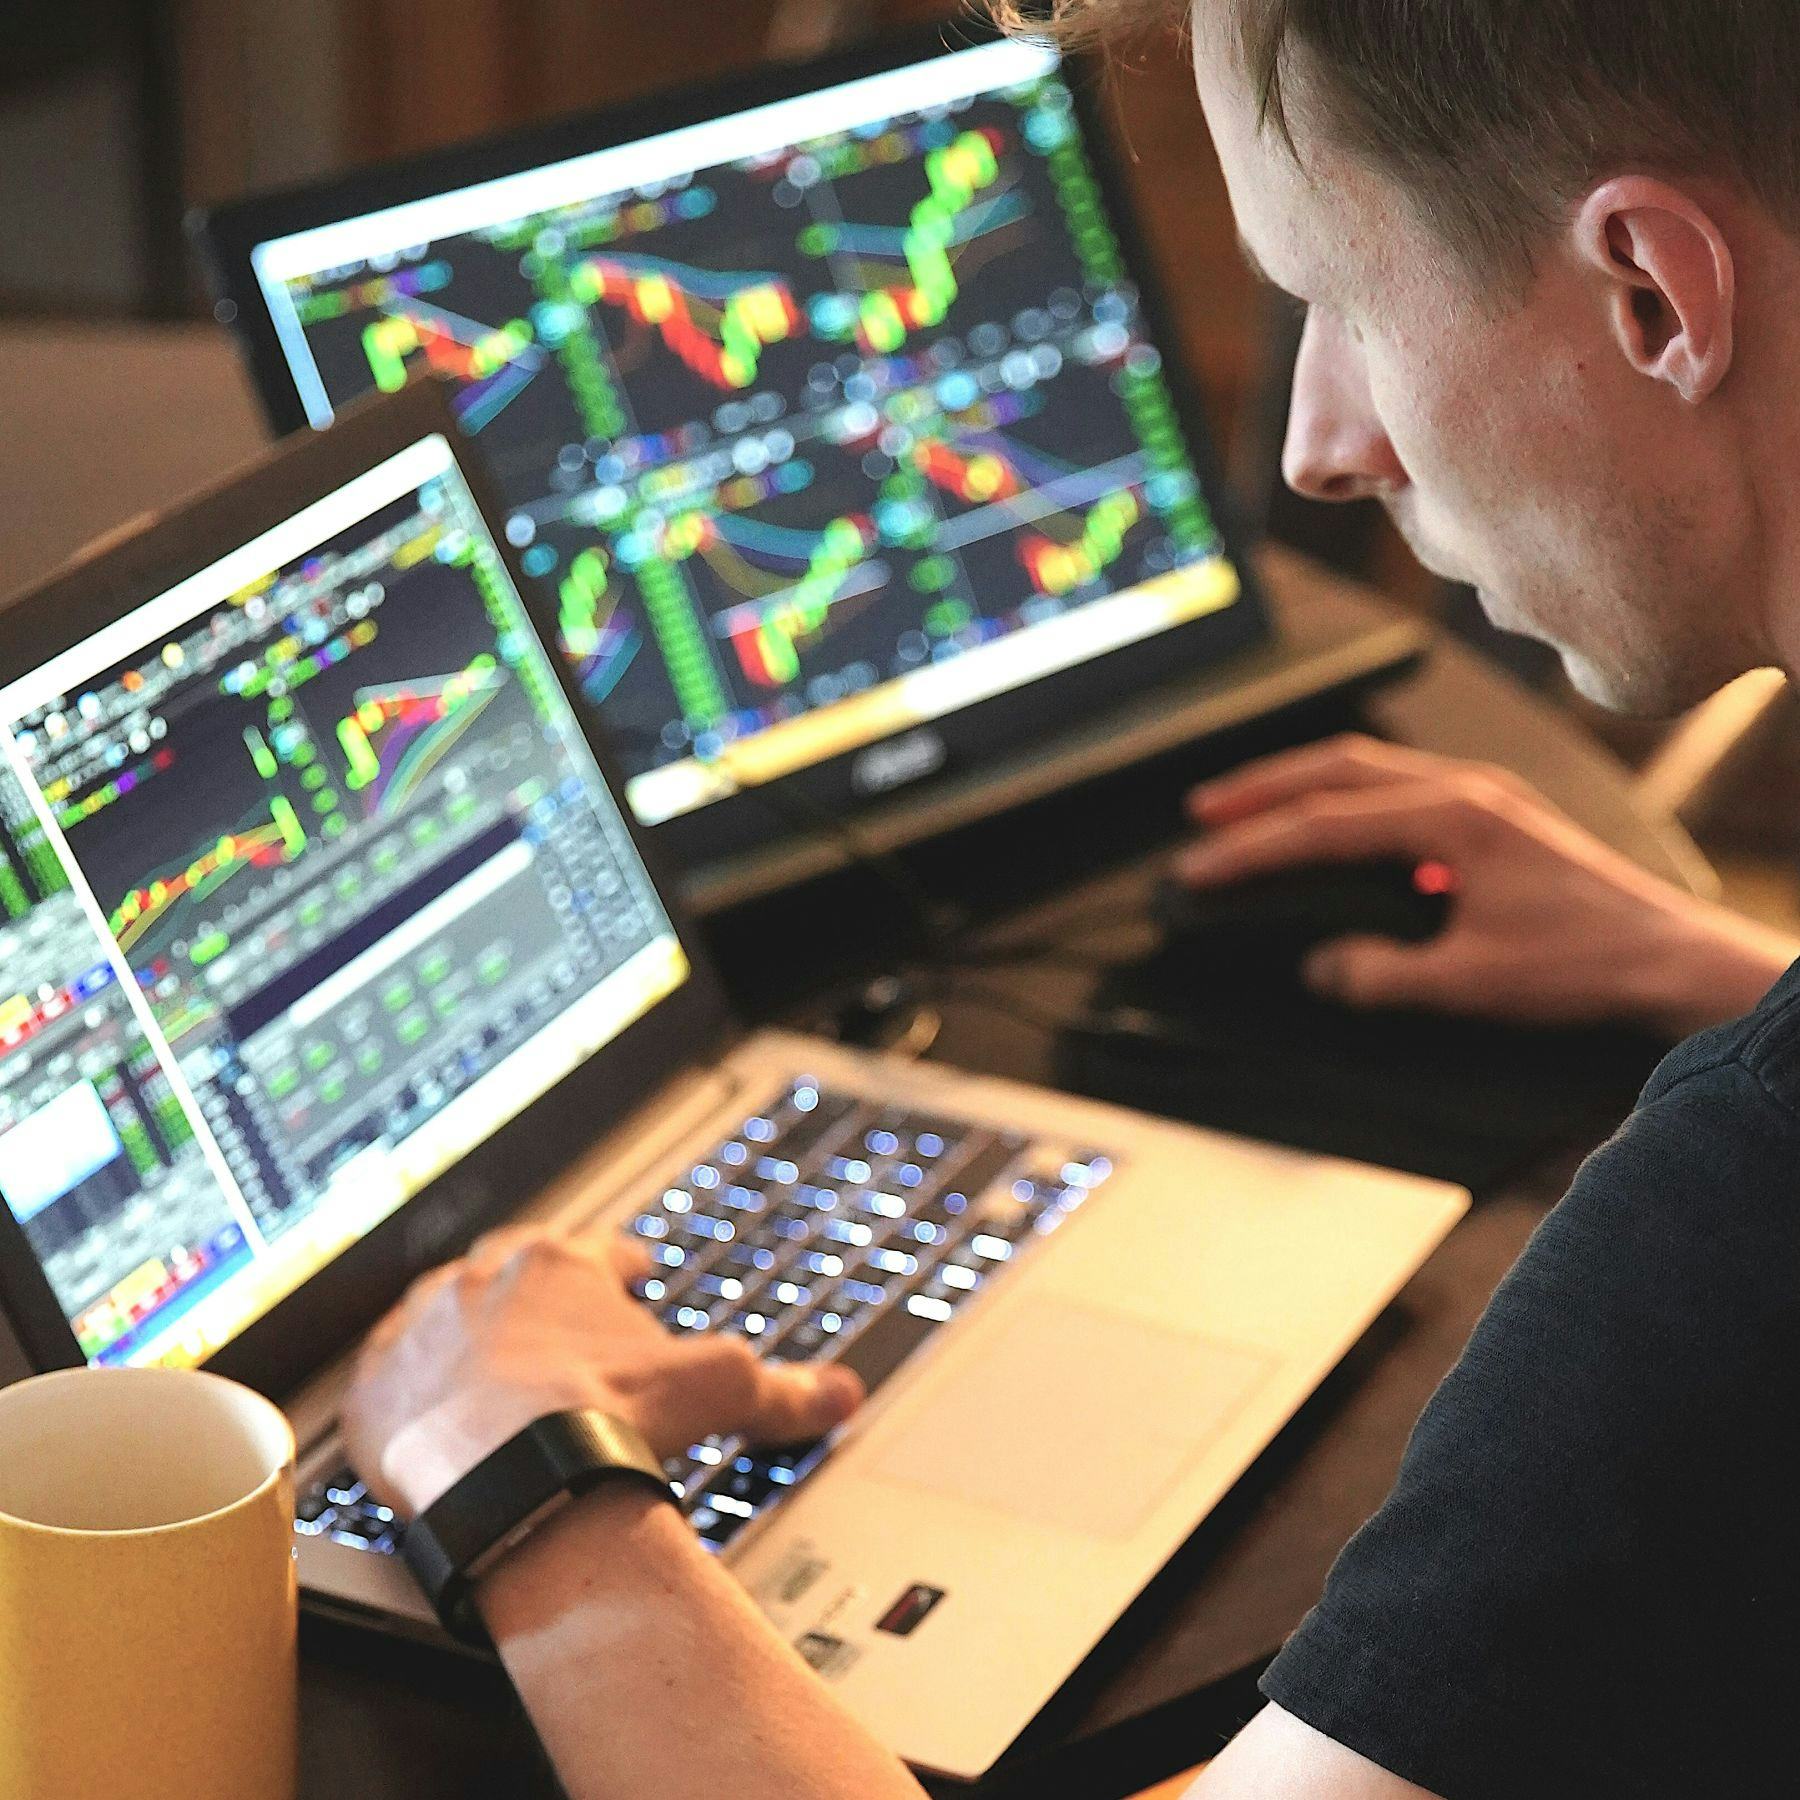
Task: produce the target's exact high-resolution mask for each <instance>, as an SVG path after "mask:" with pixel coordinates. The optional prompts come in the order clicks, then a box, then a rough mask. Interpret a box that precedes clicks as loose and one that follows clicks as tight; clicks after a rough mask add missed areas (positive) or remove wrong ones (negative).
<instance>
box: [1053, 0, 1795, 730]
mask: <svg viewBox="0 0 1800 1800" xmlns="http://www.w3.org/2000/svg"><path fill="white" fill-rule="evenodd" d="M1187 8H1188V0H1063V4H1062V7H1061V9H1060V22H1061V24H1062V25H1063V26H1064V27H1065V28H1067V29H1069V30H1071V31H1074V32H1077V33H1079V32H1081V31H1084V30H1085V31H1093V32H1099V33H1111V32H1112V31H1113V30H1115V29H1118V30H1124V29H1126V28H1127V27H1128V26H1130V25H1131V24H1133V23H1143V22H1150V21H1153V20H1155V19H1157V18H1159V17H1160V18H1162V19H1164V20H1167V21H1169V22H1181V21H1182V19H1183V17H1184V15H1185V14H1186V12H1187ZM1192 26H1193V43H1194V52H1195V54H1194V61H1195V72H1196V76H1197V79H1198V83H1199V88H1200V96H1201V100H1202V103H1203V105H1204V106H1205V109H1206V114H1207V118H1208V121H1209V123H1210V124H1211V127H1212V131H1213V135H1214V139H1215V141H1216V143H1217V146H1218V150H1219V155H1220V160H1221V162H1222V163H1223V166H1224V169H1225V174H1226V179H1227V182H1228V184H1229V186H1230V189H1231V196H1232V204H1233V207H1234V209H1235V211H1236V213H1237V218H1238V224H1239V228H1240V230H1241V232H1242V234H1243V237H1244V240H1245V243H1246V245H1247V246H1248V248H1249V251H1250V253H1251V255H1252V257H1253V258H1254V260H1255V261H1256V262H1257V263H1258V264H1259V265H1260V266H1261V268H1262V269H1263V271H1264V272H1265V273H1266V274H1267V275H1268V277H1269V278H1270V279H1271V280H1272V281H1274V282H1275V283H1276V284H1277V285H1278V286H1280V287H1282V288H1285V289H1286V290H1287V291H1288V292H1290V293H1291V294H1293V295H1295V296H1296V297H1297V298H1298V299H1300V300H1301V301H1303V302H1304V303H1305V304H1306V305H1307V307H1308V321H1307V330H1306V334H1305V338H1304V342H1303V347H1302V350H1301V356H1300V364H1299V368H1298V371H1297V376H1296V384H1295V397H1294V408H1293V416H1292V423H1291V425H1290V431H1289V441H1288V448H1287V457H1286V469H1287V474H1288V477H1289V479H1290V480H1291V481H1292V482H1293V483H1294V485H1295V486H1296V487H1298V488H1300V489H1301V490H1302V491H1303V492H1307V493H1311V494H1314V495H1317V496H1319V497H1321V498H1327V499H1352V498H1358V497H1362V496H1370V495H1372V496H1374V497H1376V498H1378V499H1380V500H1381V501H1383V503H1384V504H1386V505H1387V506H1388V507H1389V509H1390V510H1391V511H1392V513H1393V514H1394V516H1395V518H1396V520H1397V521H1398V522H1399V524H1400V527H1401V529H1402V530H1403V531H1404V532H1405V533H1406V535H1407V537H1408V538H1409V540H1410V541H1411V542H1412V544H1413V545H1414V547H1415V549H1416V550H1417V551H1418V553H1419V554H1420V556H1421V558H1422V559H1423V560H1424V561H1425V562H1426V563H1427V564H1428V565H1430V566H1431V567H1433V568H1435V569H1437V570H1438V571H1439V572H1440V573H1442V574H1445V575H1448V576H1452V577H1455V578H1457V579H1460V580H1465V581H1470V582H1472V583H1474V584H1475V585H1476V586H1477V587H1478V588H1479V589H1480V590H1481V591H1482V594H1483V597H1484V601H1485V603H1486V604H1487V606H1488V608H1489V610H1490V612H1491V613H1492V614H1493V616H1494V617H1495V619H1496V620H1497V622H1498V623H1500V624H1501V625H1503V626H1507V627H1509V628H1512V629H1516V630H1523V631H1528V632H1530V633H1531V634H1532V635H1534V636H1539V637H1543V638H1545V639H1547V640H1549V641H1551V642H1553V643H1555V644H1556V645H1557V646H1558V647H1559V648H1560V649H1561V650H1562V651H1563V653H1564V658H1565V661H1566V662H1567V664H1568V666H1569V668H1570V671H1571V673H1572V675H1573V676H1574V678H1575V680H1576V681H1577V683H1578V685H1580V686H1581V687H1582V688H1583V689H1584V691H1586V692H1588V693H1589V694H1591V695H1592V696H1594V697H1595V698H1597V699H1600V700H1602V701H1604V702H1606V703H1609V704H1612V705H1614V706H1619V707H1623V708H1628V709H1630V710H1633V711H1641V712H1667V711H1672V710H1674V709H1676V708H1678V707H1680V706H1683V705H1686V704H1689V703H1691V702H1692V701H1694V700H1697V699H1699V698H1701V697H1702V696H1703V695H1704V694H1706V693H1707V692H1709V691H1711V689H1712V688H1714V687H1716V686H1718V685H1719V684H1720V683H1721V682H1723V681H1725V680H1727V679H1729V678H1730V677H1731V676H1733V675H1735V674H1737V673H1739V672H1740V671H1741V670H1743V669H1745V668H1748V667H1751V666H1754V665H1756V664H1757V663H1760V662H1768V661H1772V660H1780V661H1783V662H1784V663H1786V664H1787V665H1788V666H1790V667H1794V666H1796V665H1797V664H1800V504H1796V501H1795V499H1793V498H1790V496H1789V491H1788V490H1789V489H1790V487H1800V484H1797V483H1795V481H1794V476H1795V474H1796V473H1800V392H1796V389H1795V383H1796V381H1797V380H1800V306H1796V305H1795V303H1794V301H1793V299H1792V296H1793V295H1794V294H1795V292H1796V283H1797V282H1800V7H1797V6H1796V5H1795V4H1794V0H1194V3H1193V13H1192ZM1784 590H1786V591H1784Z"/></svg>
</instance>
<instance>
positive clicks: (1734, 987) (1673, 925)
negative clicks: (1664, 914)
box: [1634, 901, 1800, 1039]
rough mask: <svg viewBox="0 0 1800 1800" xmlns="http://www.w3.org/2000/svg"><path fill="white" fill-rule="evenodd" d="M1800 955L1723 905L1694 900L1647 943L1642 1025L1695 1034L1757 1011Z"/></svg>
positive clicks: (1676, 1034) (1797, 946) (1639, 1012)
mask: <svg viewBox="0 0 1800 1800" xmlns="http://www.w3.org/2000/svg"><path fill="white" fill-rule="evenodd" d="M1796 956H1800V943H1797V942H1796V941H1795V940H1793V939H1792V938H1789V937H1788V936H1786V935H1785V934H1784V933H1782V932H1778V931H1775V930H1772V929H1771V928H1770V927H1768V926H1764V925H1758V924H1756V923H1755V922H1754V921H1752V920H1749V919H1745V918H1742V917H1740V916H1739V915H1738V914H1736V913H1733V912H1730V911H1728V910H1727V909H1726V908H1724V907H1720V906H1713V905H1710V904H1708V903H1706V902H1703V901H1692V902H1690V903H1688V904H1686V905H1684V906H1683V907H1681V908H1680V909H1679V910H1677V911H1673V912H1671V914H1670V916H1669V920H1668V929H1667V930H1666V931H1665V932H1663V933H1661V934H1659V936H1658V937H1657V938H1656V939H1655V940H1653V941H1652V943H1651V944H1650V945H1649V946H1648V949H1647V953H1646V955H1645V956H1644V958H1643V969H1642V973H1641V976H1640V979H1639V982H1638V989H1639V998H1638V1004H1637V1006H1636V1008H1635V1009H1634V1010H1635V1013H1636V1016H1637V1018H1638V1020H1639V1022H1640V1023H1642V1024H1644V1025H1647V1026H1648V1027H1649V1028H1650V1029H1651V1030H1653V1031H1658V1032H1661V1033H1662V1034H1663V1035H1665V1036H1667V1037H1670V1038H1677V1039H1678V1038H1684V1037H1689V1036H1691V1035H1692V1034H1693V1033H1695V1032H1697V1031H1705V1030H1707V1029H1708V1028H1710V1027H1711V1026H1714V1025H1723V1024H1725V1023H1726V1022H1727V1021H1729V1020H1731V1019H1735V1018H1739V1017H1741V1016H1742V1015H1743V1014H1745V1013H1747V1012H1751V1011H1753V1010H1754V1009H1755V1007H1756V1006H1757V1005H1758V1004H1759V1003H1760V1002H1761V1000H1762V998H1763V996H1764V995H1765V994H1766V993H1767V992H1768V991H1769V989H1770V988H1771V987H1773V986H1774V985H1775V983H1776V982H1777V981H1779V980H1780V979H1781V976H1782V975H1783V974H1784V973H1785V972H1786V970H1787V968H1788V966H1789V965H1790V964H1791V963H1792V962H1793V961H1794V959H1795V957H1796Z"/></svg>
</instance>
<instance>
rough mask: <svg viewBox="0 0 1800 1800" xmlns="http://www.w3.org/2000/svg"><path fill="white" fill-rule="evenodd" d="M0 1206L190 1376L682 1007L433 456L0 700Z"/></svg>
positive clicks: (468, 499)
mask: <svg viewBox="0 0 1800 1800" xmlns="http://www.w3.org/2000/svg"><path fill="white" fill-rule="evenodd" d="M0 823H3V825H4V830H3V832H0V850H3V852H4V854H3V855H0V916H3V918H4V923H0V970H3V971H4V980H3V982H0V1198H3V1199H4V1203H5V1205H6V1206H7V1208H8V1209H9V1210H10V1212H11V1214H12V1216H13V1218H14V1219H15V1220H17V1221H18V1223H19V1225H20V1226H21V1227H22V1228H23V1231H24V1234H25V1237H26V1239H27V1241H28V1243H29V1244H30V1246H31V1248H32V1250H33V1251H34V1253H35V1254H36V1256H37V1258H38V1260H39V1261H40V1263H41V1264H42V1266H43V1269H44V1271H45V1273H46V1275H47V1277H48V1280H49V1284H50V1286H51V1288H52V1290H53V1292H54V1293H55V1296H56V1299H57V1302H58V1305H59V1306H60V1308H61V1309H62V1311H63V1313H64V1315H65V1316H66V1317H67V1319H68V1320H69V1323H70V1325H71V1327H72V1329H73V1331H74V1333H75V1336H76V1339H77V1341H78V1343H79V1344H80V1347H81V1350H82V1352H83V1353H84V1354H85V1355H86V1356H87V1357H88V1359H89V1360H90V1361H94V1362H100V1363H176V1364H192V1363H198V1362H200V1361H202V1360H204V1359H205V1358H206V1357H208V1356H209V1355H210V1354H211V1353H212V1352H213V1351H214V1350H216V1349H217V1348H218V1347H219V1346H220V1345H222V1344H225V1343H227V1342H229V1341H230V1340H231V1339H233V1338H234V1337H236V1336H237V1335H238V1334H240V1333H241V1332H242V1331H243V1330H244V1329H245V1328H246V1327H247V1326H249V1325H250V1324H252V1323H253V1322H254V1321H255V1320H257V1319H258V1318H260V1317H261V1316H262V1315H263V1314H264V1313H266V1312H267V1311H269V1310H270V1308H271V1307H273V1306H274V1305H275V1304H276V1303H277V1302H278V1301H280V1300H281V1299H282V1298H284V1297H285V1296H286V1295H288V1294H290V1293H292V1292H293V1291H294V1290H295V1289H296V1288H297V1287H299V1286H300V1284H301V1283H302V1282H304V1281H305V1280H307V1278H308V1277H309V1276H311V1275H312V1274H313V1273H315V1272H316V1271H317V1270H319V1269H320V1268H322V1267H323V1266H324V1265H325V1264H327V1263H328V1262H330V1261H332V1260H333V1259H334V1258H335V1257H336V1256H338V1255H339V1254H340V1253H341V1252H342V1251H344V1250H345V1249H346V1248H347V1247H348V1246H349V1245H351V1244H353V1243H355V1242H356V1241H358V1240H359V1239H361V1238H362V1237H364V1236H365V1235H366V1234H367V1233H369V1232H370V1231H371V1230H372V1229H373V1228H374V1227H375V1226H376V1225H377V1224H378V1223H380V1222H381V1221H382V1220H383V1219H385V1218H387V1217H388V1216H389V1215H390V1214H392V1213H394V1212H395V1211H396V1210H398V1209H399V1208H400V1207H402V1206H404V1205H405V1204H406V1202H407V1201H408V1199H409V1198H411V1197H412V1196H413V1195H414V1194H415V1193H417V1192H418V1191H419V1190H420V1189H421V1188H422V1187H423V1186H424V1185H425V1184H426V1183H427V1182H429V1181H431V1180H432V1179H433V1178H434V1177H435V1176H437V1175H438V1174H440V1173H442V1172H443V1171H444V1170H446V1169H447V1168H449V1167H451V1166H452V1165H453V1164H455V1163H456V1162H458V1161H459V1160H461V1159H462V1158H463V1157H464V1156H465V1155H466V1154H467V1153H468V1152H469V1151H470V1150H471V1149H472V1148H474V1147H475V1146H476V1145H478V1144H480V1143H482V1142H483V1141H485V1140H486V1139H487V1138H488V1137H490V1136H491V1135H492V1134H493V1133H494V1132H496V1131H497V1130H498V1129H499V1128H500V1127H501V1126H502V1125H504V1124H505V1123H506V1122H507V1121H509V1120H510V1119H512V1118H514V1117H516V1116H517V1115H518V1114H519V1113H520V1112H522V1111H523V1110H524V1109H525V1108H526V1107H527V1106H529V1105H530V1104H531V1103H532V1102H533V1101H534V1100H536V1099H537V1098H538V1097H539V1096H540V1095H542V1094H543V1093H545V1092H546V1091H547V1090H548V1089H549V1088H550V1087H552V1086H553V1085H554V1084H556V1083H557V1082H558V1081H559V1080H560V1079H561V1078H562V1077H563V1076H565V1075H567V1074H568V1073H569V1072H570V1071H572V1070H573V1069H574V1068H575V1067H576V1066H577V1065H578V1064H580V1063H582V1062H583V1061H585V1060H586V1059H587V1058H588V1057H589V1056H591V1055H592V1054H593V1053H594V1052H595V1051H596V1050H598V1049H599V1048H600V1047H601V1046H603V1045H605V1044H606V1043H608V1042H610V1041H611V1040H612V1039H613V1038H615V1037H617V1036H618V1035H619V1033H620V1032H622V1031H624V1030H625V1029H626V1028H627V1027H628V1026H629V1025H630V1024H632V1023H633V1022H634V1021H635V1020H637V1019H638V1018H640V1017H642V1016H643V1015H644V1014H645V1013H647V1012H648V1011H649V1010H650V1009H651V1008H652V1007H654V1006H655V1005H656V1004H657V1002H658V1001H659V1000H660V999H662V998H663V997H664V996H666V995H668V994H671V993H673V992H674V991H675V990H676V989H677V988H679V987H680V986H681V985H682V984H683V983H684V981H686V980H687V978H688V974H689V968H688V963H687V960H686V957H685V954H684V952H683V951H682V948H681V945H680V942H679V939H678V937H677V934H676V931H675V929H674V927H673V925H672V924H671V922H670V920H669V917H668V915H667V914H666V913H665V911H664V909H663V906H662V904H661V902H660V901H659V899H658V897H657V894H656V891H655V889H654V887H653V886H652V884H651V880H650V877H649V874H648V872H647V871H646V869H645V868H644V865H643V863H642V861H641V859H640V857H639V856H638V853H637V851H636V850H635V848H634V846H633V845H632V843H631V840H630V837H629V834H628V832H627V830H626V827H625V823H624V821H623V819H622V818H621V816H620V814H619V811H618V809H617V807H616V806H615V804H614V802H613V800H612V797H611V794H610V792H609V790H608V787H607V783H606V781H605V779H604V778H603V776H602V773H601V771H600V769H599V768H598V766H597V765H596V764H595V762H594V759H593V756H592V753H591V751H590V750H589V748H588V746H587V743H586V741H585V739H584V738H583V736H582V732H581V729H580V727H579V725H578V723H577V721H576V720H575V718H574V717H573V716H572V714H571V712H570V709H569V706H568V704H567V701H566V699H565V698H564V690H563V688H562V686H561V685H560V683H559V681H558V679H557V676H556V671H555V668H554V666H553V665H552V664H551V662H550V660H549V655H548V653H547V652H546V650H545V648H544V645H543V643H542V641H541V639H540V637H539V636H538V633H537V631H536V628H535V627H534V626H533V625H532V623H531V622H530V619H529V618H528V616H527V614H526V612H525V609H524V608H523V606H522V605H521V603H520V598H519V595H518V592H517V590H516V588H515V587H514V585H513V583H512V581H511V579H510V577H509V576H508V574H507V572H506V568H505V565H504V562H503V560H502V558H501V556H500V554H499V552H498V551H497V549H496V547H495V544H494V540H493V538H492V537H491V536H490V535H489V531H488V528H487V526H486V525H485V523H484V522H483V517H482V514H481V511H480V509H479V508H478V506H477V504H476V502H475V500H474V498H473V496H472V495H471V493H470V491H469V488H468V487H467V485H466V484H465V482H464V479H463V476H462V473H461V471H460V470H459V468H458V466H457V463H456V459H455V456H454V454H453V452H452V449H451V446H450V444H449V442H448V441H447V440H446V439H445V438H444V436H442V435H441V434H437V433H433V434H430V435H427V436H422V437H420V438H419V439H418V440H416V441H415V442H413V443H412V444H411V445H410V447H408V448H406V449H405V450H404V451H402V452H401V453H399V454H397V455H392V456H390V457H388V458H387V460H385V461H382V462H380V463H379V464H377V465H376V466H374V467H372V468H370V469H368V470H366V471H365V472H364V473H362V474H361V475H359V476H357V477H356V478H354V479H352V480H349V481H348V482H346V483H345V484H344V485H342V486H340V487H338V488H336V489H335V491H332V492H331V493H329V494H328V495H327V496H326V497H325V498H323V499H320V500H318V501H316V502H315V503H313V504H311V505H308V506H306V507H305V508H304V509H303V510H300V511H298V512H295V513H294V514H292V515H291V516H290V517H288V518H287V519H286V520H284V521H283V522H282V523H281V524H279V525H278V526H276V527H275V528H274V529H272V530H269V531H266V532H264V533H262V534H261V535H260V536H257V537H255V538H254V539H253V540H252V541H249V542H246V543H244V544H242V545H241V547H239V548H237V549H235V550H233V551H232V552H231V553H230V554H228V555H226V556H224V557H223V558H222V559H221V560H219V561H216V562H214V563H213V564H212V565H211V566H209V567H207V568H204V569H202V570H201V571H200V572H199V573H197V574H195V575H193V576H191V577H190V578H188V579H185V580H183V581H181V582H180V583H179V585H177V586H174V587H172V588H170V589H168V591H166V592H163V593H160V594H157V595H156V596H155V597H154V598H150V599H148V600H146V601H145V602H144V603H143V604H141V605H138V606H137V607H136V608H135V609H134V610H132V611H130V612H129V613H128V614H126V615H125V616H124V617H122V618H118V619H117V620H116V621H115V622H113V623H110V624H108V625H106V626H104V627H103V628H101V629H99V630H97V631H96V632H95V633H94V634H93V635H92V636H90V637H88V638H87V639H85V640H84V641H82V642H79V643H77V644H75V645H74V646H73V647H72V648H69V649H67V650H66V651H64V652H62V653H61V654H58V655H56V656H54V657H52V658H51V659H50V660H49V661H47V662H45V663H43V664H42V665H41V666H39V667H37V668H36V669H34V670H31V671H30V672H28V673H25V674H23V675H22V676H20V677H19V678H17V679H15V680H13V681H12V682H11V683H10V685H8V686H6V687H4V688H0Z"/></svg>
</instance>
